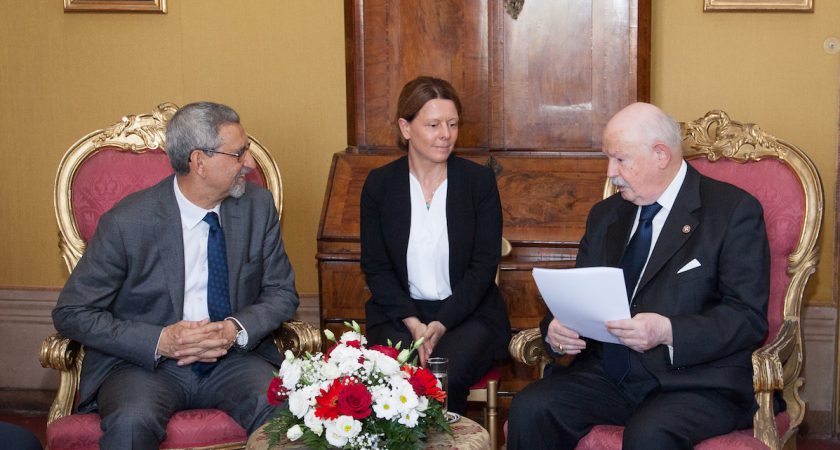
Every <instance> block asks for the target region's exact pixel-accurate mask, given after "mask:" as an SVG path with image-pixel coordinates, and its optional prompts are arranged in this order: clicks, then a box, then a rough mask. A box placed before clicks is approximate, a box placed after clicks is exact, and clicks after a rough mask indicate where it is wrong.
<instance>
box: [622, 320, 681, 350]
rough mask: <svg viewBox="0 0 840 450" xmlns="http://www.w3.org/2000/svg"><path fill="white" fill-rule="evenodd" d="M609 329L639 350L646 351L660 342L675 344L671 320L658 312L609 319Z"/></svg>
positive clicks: (626, 343) (623, 341) (669, 344)
mask: <svg viewBox="0 0 840 450" xmlns="http://www.w3.org/2000/svg"><path fill="white" fill-rule="evenodd" d="M606 325H607V331H609V332H610V333H612V334H613V335H615V336H616V337H618V338H619V339H620V340H621V343H622V344H624V345H626V346H628V347H630V348H631V349H632V350H635V351H637V352H644V351H646V350H650V349H652V348H653V347H656V346H657V345H660V344H665V345H668V346H669V347H670V346H671V345H673V342H674V339H673V335H672V334H671V320H670V319H668V318H667V317H665V316H662V315H659V314H656V313H639V314H636V315H635V316H633V318H632V319H624V320H609V321H607V324H606Z"/></svg>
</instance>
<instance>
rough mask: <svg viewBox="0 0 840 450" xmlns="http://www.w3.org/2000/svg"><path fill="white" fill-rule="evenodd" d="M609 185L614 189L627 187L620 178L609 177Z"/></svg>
mask: <svg viewBox="0 0 840 450" xmlns="http://www.w3.org/2000/svg"><path fill="white" fill-rule="evenodd" d="M610 183H612V184H613V186H616V187H627V186H628V184H627V182H626V181H624V178H621V177H610Z"/></svg>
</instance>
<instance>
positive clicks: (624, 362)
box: [601, 203, 662, 384]
mask: <svg viewBox="0 0 840 450" xmlns="http://www.w3.org/2000/svg"><path fill="white" fill-rule="evenodd" d="M660 209H662V205H660V204H659V203H653V204H651V205H645V206H642V212H641V214H639V225H638V226H637V227H636V232H635V233H633V237H632V238H630V243H629V244H627V248H626V249H625V250H624V256H623V257H622V258H621V268H622V269H623V270H624V287H625V289H627V300H628V301H631V303H632V299H633V291H634V290H635V289H636V284H637V283H638V282H639V277H641V275H642V269H643V268H644V267H645V263H647V258H648V253H650V242H651V240H652V238H653V218H654V216H656V213H658V212H659V210H660ZM601 363H602V364H603V366H604V371H606V372H607V376H609V377H610V379H611V380H613V381H615V383H616V384H618V383H621V382H622V381H623V380H624V377H626V376H627V373H629V372H630V349H628V348H627V347H626V346H624V345H619V344H609V343H604V346H603V354H602V355H601Z"/></svg>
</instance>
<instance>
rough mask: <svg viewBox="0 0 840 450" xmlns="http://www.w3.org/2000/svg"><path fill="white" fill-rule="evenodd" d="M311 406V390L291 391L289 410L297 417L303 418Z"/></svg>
mask: <svg viewBox="0 0 840 450" xmlns="http://www.w3.org/2000/svg"><path fill="white" fill-rule="evenodd" d="M310 406H311V402H310V396H309V390H308V389H300V390H297V391H292V392H290V393H289V412H291V413H292V414H294V416H295V417H297V418H299V419H300V418H303V416H305V415H306V413H307V412H308V411H309V407H310Z"/></svg>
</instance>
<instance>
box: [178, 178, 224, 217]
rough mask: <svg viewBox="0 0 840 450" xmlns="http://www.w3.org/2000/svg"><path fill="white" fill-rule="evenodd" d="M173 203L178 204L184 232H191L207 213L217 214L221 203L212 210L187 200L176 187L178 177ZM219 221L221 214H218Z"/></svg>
mask: <svg viewBox="0 0 840 450" xmlns="http://www.w3.org/2000/svg"><path fill="white" fill-rule="evenodd" d="M174 187H175V201H176V202H178V210H179V211H180V212H181V226H182V227H184V229H186V230H192V229H193V228H195V227H196V226H198V224H199V223H201V222H202V221H204V216H206V215H207V213H208V212H211V211H212V212H215V213H216V214H219V211H220V210H221V203H220V204H218V205H216V206H215V207H213V209H204V208H202V207H200V206H198V205H196V204H195V203H193V202H191V201H189V200H187V197H185V196H184V193H183V192H181V188H180V187H179V186H178V177H175V183H174ZM219 221H221V214H219Z"/></svg>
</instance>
